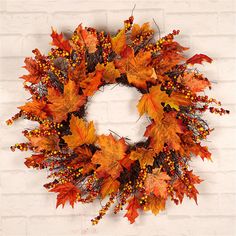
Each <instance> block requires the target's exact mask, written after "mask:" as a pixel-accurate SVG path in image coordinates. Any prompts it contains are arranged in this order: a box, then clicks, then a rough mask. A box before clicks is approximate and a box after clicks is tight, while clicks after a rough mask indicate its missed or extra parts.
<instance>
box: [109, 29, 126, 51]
mask: <svg viewBox="0 0 236 236" xmlns="http://www.w3.org/2000/svg"><path fill="white" fill-rule="evenodd" d="M111 47H112V50H113V51H114V52H115V53H116V54H120V53H121V52H122V51H123V50H124V49H125V47H126V36H125V30H124V29H122V30H121V31H120V32H119V33H118V34H117V35H116V36H115V37H112V38H111Z"/></svg>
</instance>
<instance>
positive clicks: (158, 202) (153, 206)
mask: <svg viewBox="0 0 236 236" xmlns="http://www.w3.org/2000/svg"><path fill="white" fill-rule="evenodd" d="M165 205H166V200H165V199H163V198H161V197H156V196H155V195H154V194H151V195H149V196H148V198H147V202H146V204H145V207H144V210H145V211H152V213H153V214H154V215H157V214H158V213H159V212H160V211H163V210H165Z"/></svg>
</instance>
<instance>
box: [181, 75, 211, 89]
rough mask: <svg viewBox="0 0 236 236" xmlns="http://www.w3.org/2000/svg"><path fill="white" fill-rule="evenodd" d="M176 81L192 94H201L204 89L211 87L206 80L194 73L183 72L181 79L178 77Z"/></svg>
mask: <svg viewBox="0 0 236 236" xmlns="http://www.w3.org/2000/svg"><path fill="white" fill-rule="evenodd" d="M178 80H179V81H180V82H181V83H182V84H184V85H185V86H186V87H188V89H190V90H191V91H192V92H194V93H197V92H202V91H204V89H205V88H207V87H209V88H210V87H211V83H210V81H209V80H208V79H207V78H204V77H203V76H202V75H199V74H196V73H194V72H190V73H188V72H185V73H184V74H183V76H182V77H178Z"/></svg>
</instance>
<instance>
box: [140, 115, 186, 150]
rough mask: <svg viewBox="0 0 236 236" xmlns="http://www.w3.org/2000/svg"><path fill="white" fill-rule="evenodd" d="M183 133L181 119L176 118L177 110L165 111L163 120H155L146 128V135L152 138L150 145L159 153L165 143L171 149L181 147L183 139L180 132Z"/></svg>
mask: <svg viewBox="0 0 236 236" xmlns="http://www.w3.org/2000/svg"><path fill="white" fill-rule="evenodd" d="M181 133H183V124H182V122H181V120H178V119H176V112H169V113H165V116H164V118H163V119H162V121H161V122H158V123H157V122H153V123H152V124H151V125H149V126H148V127H147V129H146V132H145V134H144V135H145V136H146V137H149V138H150V146H151V147H152V148H153V149H154V150H155V152H156V153H159V152H160V151H162V150H163V148H164V144H167V145H168V146H169V147H170V148H171V149H175V150H179V149H180V148H181V139H180V137H179V135H178V134H181Z"/></svg>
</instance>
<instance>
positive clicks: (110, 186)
mask: <svg viewBox="0 0 236 236" xmlns="http://www.w3.org/2000/svg"><path fill="white" fill-rule="evenodd" d="M119 187H120V182H119V181H118V180H116V179H113V178H112V177H111V176H109V177H108V178H105V179H104V180H103V183H102V186H101V191H100V193H101V196H102V199H104V198H105V197H106V196H107V195H109V194H111V193H116V192H117V191H118V189H119Z"/></svg>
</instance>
